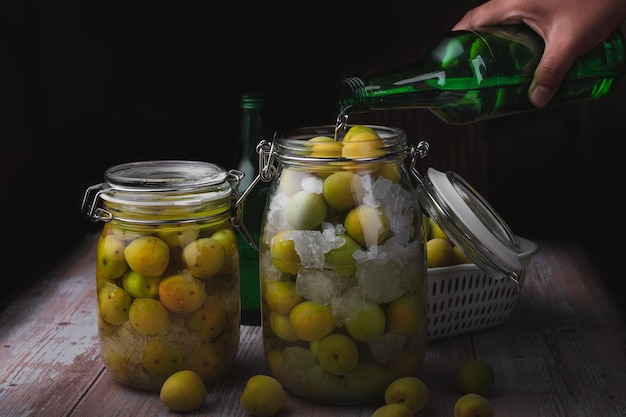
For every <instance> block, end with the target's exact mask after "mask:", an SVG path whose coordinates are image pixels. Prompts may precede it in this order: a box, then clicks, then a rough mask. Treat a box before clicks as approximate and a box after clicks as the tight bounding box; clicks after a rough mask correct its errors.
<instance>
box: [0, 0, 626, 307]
mask: <svg viewBox="0 0 626 417" xmlns="http://www.w3.org/2000/svg"><path fill="white" fill-rule="evenodd" d="M185 3H188V2H166V3H165V2H164V3H163V4H161V3H159V2H135V1H132V2H122V1H107V2H92V1H87V0H41V1H32V0H27V1H21V0H5V1H3V2H2V3H1V4H0V63H1V64H2V67H3V75H2V77H1V78H0V92H1V93H0V105H1V107H0V129H1V130H0V138H1V139H0V152H1V154H0V240H1V242H2V246H1V247H2V253H3V265H4V268H3V269H2V271H1V272H2V275H3V276H2V278H1V279H2V280H3V282H4V283H5V284H6V285H3V292H2V293H1V294H0V308H1V307H2V304H3V303H4V302H5V301H6V300H8V299H10V298H12V297H13V296H14V295H15V294H17V293H18V292H19V291H21V290H22V289H23V288H24V287H25V286H26V285H31V283H33V282H35V281H36V279H37V278H38V276H40V275H41V274H42V273H44V272H45V270H46V269H47V268H50V267H51V266H53V265H55V263H57V262H59V261H60V260H61V259H62V258H63V257H64V256H66V255H67V254H68V253H71V251H72V250H74V249H75V248H76V245H78V244H79V243H80V241H81V238H82V237H83V236H84V235H85V234H86V233H92V232H96V231H98V230H99V229H100V228H101V225H100V224H93V223H91V222H90V221H89V220H87V219H86V218H85V217H84V216H83V215H82V213H81V211H80V205H81V200H82V198H83V195H84V192H85V190H86V188H87V187H89V186H91V185H94V184H97V183H100V182H101V181H102V175H103V172H104V170H105V169H106V168H107V167H109V166H112V165H115V164H118V163H122V162H128V161H134V160H148V159H198V160H207V161H210V162H214V163H218V164H220V165H222V166H223V167H224V168H226V169H229V168H232V167H234V166H235V164H236V162H237V159H238V157H239V148H238V147H237V140H238V135H239V122H240V112H239V96H240V94H241V93H242V92H247V91H251V90H263V91H265V93H266V96H267V98H268V101H269V114H268V120H267V123H268V124H269V125H270V128H271V129H272V130H283V129H288V128H290V127H299V126H305V125H314V124H333V123H334V122H335V118H336V115H337V110H338V107H337V101H336V91H337V90H336V88H337V85H338V83H339V81H340V80H341V79H343V78H345V77H347V76H353V75H367V74H369V73H371V72H374V71H376V70H379V69H383V68H388V67H392V66H396V65H400V64H404V63H407V62H410V61H412V60H415V59H416V58H418V57H419V55H420V53H421V51H422V50H423V48H424V47H425V46H426V44H427V43H428V42H429V41H430V39H432V37H434V36H435V35H436V34H438V33H441V32H445V31H448V30H449V28H450V27H452V26H453V25H454V23H456V21H457V20H458V19H459V18H460V17H461V16H462V15H463V13H464V12H465V11H466V10H467V9H469V8H470V7H472V6H474V5H476V4H478V3H479V1H470V0H467V1H445V0H444V1H441V0H438V1H435V0H419V1H417V0H412V1H399V0H391V1H386V2H381V3H378V4H376V5H375V7H374V6H368V7H365V6H364V4H363V3H362V2H355V1H348V2H333V3H328V4H324V2H312V3H298V4H297V5H295V4H294V5H293V6H292V7H287V6H285V7H286V8H281V9H278V7H277V6H273V5H269V4H268V3H266V2H245V1H244V2H227V3H226V4H221V5H220V6H219V7H217V6H213V3H211V4H208V3H209V2H202V3H203V4H201V5H199V4H195V3H197V2H193V3H194V4H192V5H190V4H185ZM205 3H207V4H205ZM625 109H626V89H625V86H624V83H622V84H621V85H620V89H619V91H618V92H617V93H615V94H614V95H612V96H611V97H610V98H605V99H602V100H598V101H594V102H587V103H582V104H573V105H568V106H566V107H562V108H558V109H549V110H541V111H538V112H533V113H530V114H524V115H520V116H511V117H506V118H502V119H497V120H492V121H489V122H482V123H476V124H473V125H470V126H447V125H445V124H444V123H443V122H441V121H439V119H437V118H435V117H434V116H433V115H432V114H430V113H429V112H428V111H426V110H407V111H405V110H402V111H393V112H370V113H368V114H364V115H360V116H359V117H358V119H356V120H354V121H355V122H358V121H360V122H365V123H375V124H384V125H391V126H396V127H399V128H402V129H404V130H405V131H406V132H407V135H408V137H409V140H410V141H413V142H414V141H417V140H419V139H426V140H428V141H429V142H430V144H431V152H430V153H429V155H428V157H427V159H426V161H425V166H433V167H435V168H437V169H440V170H447V169H451V170H454V171H456V172H458V173H460V174H461V175H462V176H463V177H465V178H466V179H467V180H468V181H469V182H470V183H472V184H473V185H474V186H475V187H476V188H477V189H478V191H479V192H481V193H483V195H485V196H486V197H487V199H488V200H489V201H490V202H491V204H492V205H493V206H494V207H495V208H496V209H497V210H498V211H499V212H500V214H501V215H502V216H503V218H504V219H505V220H506V221H507V222H508V223H509V225H510V226H511V227H512V229H513V231H514V232H515V233H516V234H518V235H520V236H524V237H527V238H531V239H562V238H567V239H576V240H579V241H581V242H583V243H584V244H585V246H588V247H589V250H590V253H592V255H593V256H594V260H595V261H596V263H597V266H598V268H601V269H602V270H603V271H605V272H606V274H605V276H606V279H607V282H609V283H611V284H612V283H616V282H617V281H618V279H619V277H617V276H616V275H617V274H619V275H623V273H619V269H618V262H617V260H618V259H619V256H618V251H621V244H619V243H618V244H616V243H610V244H609V243H608V242H619V241H620V240H621V236H622V234H621V231H622V230H623V226H622V221H621V216H622V215H623V214H622V213H624V210H623V207H622V205H623V203H622V201H621V200H623V197H624V192H623V184H622V183H623V177H624V175H623V174H622V171H621V169H620V167H621V160H622V157H621V154H619V153H618V152H617V149H618V148H617V146H619V143H620V141H623V140H624V139H625V138H626V128H625V127H624V125H625V124H624V116H626V110H625Z"/></svg>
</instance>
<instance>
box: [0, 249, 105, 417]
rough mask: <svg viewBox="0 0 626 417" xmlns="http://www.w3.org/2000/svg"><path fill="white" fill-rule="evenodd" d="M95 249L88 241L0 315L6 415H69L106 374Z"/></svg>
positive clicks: (0, 400)
mask: <svg viewBox="0 0 626 417" xmlns="http://www.w3.org/2000/svg"><path fill="white" fill-rule="evenodd" d="M94 245H95V241H94V239H93V238H92V237H90V238H88V239H86V240H85V245H82V246H81V248H80V250H79V252H78V253H77V254H76V255H75V256H73V257H72V258H71V259H68V260H66V261H64V262H62V263H60V264H59V265H58V267H57V268H55V269H54V270H53V271H50V273H49V275H47V276H46V277H42V279H40V280H39V281H38V282H36V283H35V285H33V286H32V287H30V288H29V289H28V290H27V291H25V292H24V293H23V294H21V295H20V296H19V297H18V298H17V299H16V300H14V302H12V303H11V304H10V305H8V306H7V307H6V308H5V309H4V310H3V311H2V314H0V343H1V344H0V349H1V350H0V370H1V371H0V372H1V374H0V375H1V378H0V404H1V405H2V406H1V407H0V408H1V409H2V411H1V412H0V413H2V415H7V416H20V417H22V416H31V415H32V416H35V415H43V414H45V415H46V417H54V416H62V415H67V412H68V410H71V409H72V408H73V407H74V405H75V404H76V403H77V402H79V401H80V398H81V396H82V395H83V394H84V393H85V392H86V391H87V390H89V388H90V386H91V384H92V383H93V381H94V380H95V379H96V378H97V376H98V375H99V374H100V373H101V372H102V370H103V366H102V363H101V361H100V359H99V351H98V346H97V325H96V312H95V278H94V274H93V272H92V271H91V269H92V268H93V260H94V258H93V256H92V255H91V254H93V253H95V252H94V250H95V249H94V247H95V246H94Z"/></svg>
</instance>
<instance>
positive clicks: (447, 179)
mask: <svg viewBox="0 0 626 417" xmlns="http://www.w3.org/2000/svg"><path fill="white" fill-rule="evenodd" d="M412 173H413V175H414V176H415V177H416V178H417V179H418V181H419V182H420V184H419V186H418V187H416V191H417V196H418V199H419V201H420V203H421V204H422V206H423V207H424V209H425V210H426V212H427V213H428V214H429V215H430V216H431V217H432V218H433V220H434V221H435V223H437V224H438V225H439V227H441V229H442V230H443V231H444V232H445V233H446V235H447V236H448V237H449V238H450V240H452V241H453V242H454V244H455V245H457V246H458V247H459V249H461V250H462V251H463V253H465V254H466V255H467V256H468V257H469V258H470V260H472V261H473V262H474V263H475V264H476V265H477V266H478V267H479V268H481V269H482V270H484V271H485V272H487V273H488V274H489V275H490V276H492V277H493V278H496V279H501V278H504V277H507V278H510V279H512V280H513V281H515V282H516V283H519V280H518V275H519V273H520V271H521V269H522V265H521V262H520V259H519V253H520V245H519V242H518V240H517V238H516V236H515V235H514V234H513V233H512V232H511V229H510V228H509V226H508V225H507V224H506V223H505V222H504V220H503V219H502V218H501V217H500V215H498V213H496V211H495V210H494V209H493V208H492V207H491V206H490V205H489V203H487V201H486V200H485V199H484V198H483V197H482V196H481V195H480V194H479V193H478V192H477V191H476V190H474V188H472V186H471V185H469V184H468V183H467V182H466V181H465V180H464V179H463V178H461V177H460V176H459V175H457V174H456V173H454V172H447V173H444V172H441V171H437V170H436V169H433V168H428V170H427V173H426V174H425V175H424V176H421V175H420V174H419V173H418V172H417V171H416V170H415V169H413V170H412Z"/></svg>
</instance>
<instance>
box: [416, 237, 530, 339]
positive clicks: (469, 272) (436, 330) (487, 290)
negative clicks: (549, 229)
mask: <svg viewBox="0 0 626 417" xmlns="http://www.w3.org/2000/svg"><path fill="white" fill-rule="evenodd" d="M518 240H519V243H520V247H521V252H520V254H519V258H520V263H521V264H522V270H521V271H520V274H519V288H518V287H517V285H516V284H515V282H513V281H512V280H510V279H507V278H504V279H494V278H492V277H490V276H488V275H487V274H486V272H485V271H483V270H481V269H479V268H478V267H477V266H476V265H474V264H462V265H453V266H446V267H439V268H429V269H428V340H436V339H441V338H444V337H450V336H455V335H459V334H463V333H470V332H475V331H477V330H482V329H487V328H490V327H494V326H497V325H499V324H502V323H504V322H505V321H506V320H507V319H508V318H509V315H510V314H511V311H512V310H513V307H515V303H516V302H517V299H518V296H519V290H520V289H521V288H522V285H523V284H524V281H525V280H526V273H527V267H528V264H529V263H530V258H531V257H532V255H534V254H535V253H536V252H537V245H536V244H535V243H534V242H531V241H530V240H527V239H524V238H521V237H518Z"/></svg>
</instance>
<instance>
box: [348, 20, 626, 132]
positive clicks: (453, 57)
mask: <svg viewBox="0 0 626 417" xmlns="http://www.w3.org/2000/svg"><path fill="white" fill-rule="evenodd" d="M624 48H625V41H624V35H623V34H622V33H621V32H620V31H619V30H618V31H616V32H615V33H613V34H612V35H611V36H609V37H608V38H607V39H606V40H605V41H604V42H603V43H601V44H599V45H597V46H596V47H594V48H593V49H592V50H590V51H589V52H588V53H586V54H584V55H583V56H581V57H579V58H578V59H577V60H576V61H575V62H574V64H573V65H572V68H571V69H570V70H569V72H568V74H567V75H566V77H565V79H564V80H563V83H562V84H561V86H560V88H559V90H558V91H557V92H556V94H555V96H554V97H553V99H552V101H551V102H550V104H549V106H554V105H558V104H565V103H572V102H576V101H582V100H590V99H597V98H600V97H603V96H605V95H606V94H608V93H609V92H610V91H612V90H614V89H615V88H616V87H617V84H618V83H619V81H620V80H621V78H623V76H624V73H625V64H624V53H625V52H624ZM543 49H544V42H543V39H542V38H541V37H540V36H539V35H538V34H537V33H535V32H534V31H532V30H531V29H530V28H528V27H527V26H525V25H506V26H501V27H493V28H489V29H485V30H481V31H454V32H449V33H447V34H444V35H442V36H440V37H439V38H438V39H436V40H435V41H434V42H433V43H431V45H430V47H429V48H428V49H426V51H425V52H424V54H423V55H422V57H421V59H419V60H417V61H416V62H414V63H411V64H409V65H406V66H403V67H401V68H394V69H390V70H386V71H383V72H380V73H378V74H375V75H372V76H369V77H365V78H360V77H353V78H346V79H344V80H343V81H342V82H341V84H340V86H339V105H340V115H347V114H351V113H363V112H366V111H369V110H391V109H402V108H404V109H406V108H426V109H428V110H430V111H431V112H432V113H434V114H435V115H437V116H438V117H439V118H440V119H442V120H443V121H445V122H446V123H449V124H467V123H472V122H476V121H479V120H484V119H489V118H494V117H500V116H504V115H508V114H512V113H520V112H525V111H529V110H533V109H536V107H534V106H533V105H532V104H531V103H530V101H529V100H528V87H529V86H530V83H531V81H532V78H533V74H534V71H535V68H536V67H537V64H538V63H539V59H540V58H541V55H542V54H543Z"/></svg>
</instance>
